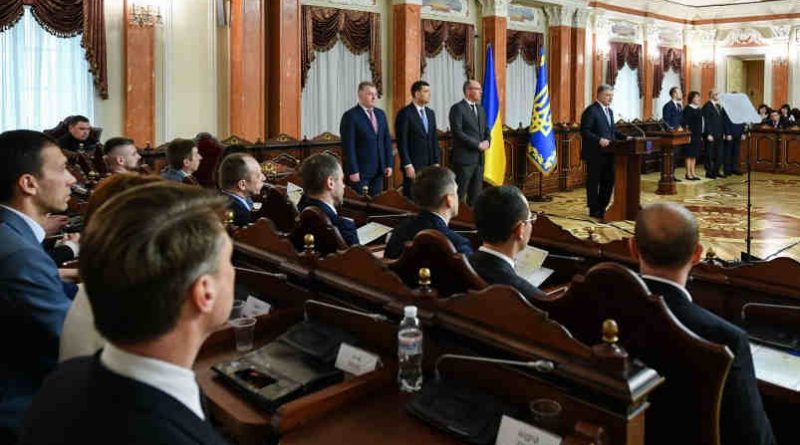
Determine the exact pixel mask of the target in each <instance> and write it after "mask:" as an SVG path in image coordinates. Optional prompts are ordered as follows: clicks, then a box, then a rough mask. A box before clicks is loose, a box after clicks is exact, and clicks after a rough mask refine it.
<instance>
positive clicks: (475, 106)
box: [472, 104, 478, 117]
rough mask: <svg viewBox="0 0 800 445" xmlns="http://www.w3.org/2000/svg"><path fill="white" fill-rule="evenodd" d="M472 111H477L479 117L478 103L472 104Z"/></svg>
mask: <svg viewBox="0 0 800 445" xmlns="http://www.w3.org/2000/svg"><path fill="white" fill-rule="evenodd" d="M472 111H473V112H474V113H475V117H478V106H477V105H475V104H472Z"/></svg>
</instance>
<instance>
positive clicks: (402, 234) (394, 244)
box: [383, 210, 472, 258]
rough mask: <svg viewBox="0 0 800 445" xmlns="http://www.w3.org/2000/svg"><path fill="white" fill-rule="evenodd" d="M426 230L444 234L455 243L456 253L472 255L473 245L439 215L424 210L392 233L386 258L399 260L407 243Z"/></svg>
mask: <svg viewBox="0 0 800 445" xmlns="http://www.w3.org/2000/svg"><path fill="white" fill-rule="evenodd" d="M426 229H434V230H438V231H440V232H442V233H443V234H444V235H445V236H446V237H447V239H449V240H450V242H451V243H453V246H455V248H456V251H458V252H460V253H463V254H464V255H467V256H469V255H472V245H471V244H470V242H469V240H468V239H466V238H464V237H463V236H461V235H459V234H458V233H456V232H454V231H453V230H450V228H449V227H447V224H445V223H444V221H442V218H440V217H439V216H438V215H435V214H433V213H432V212H429V211H427V210H423V211H421V212H420V213H419V214H418V215H417V216H415V217H413V218H408V219H406V220H405V221H403V222H402V223H400V225H399V226H397V228H396V229H394V230H393V231H392V234H391V236H389V242H388V243H386V250H385V251H384V252H383V256H384V258H399V257H400V255H401V254H402V253H403V250H404V249H405V247H406V241H411V240H412V239H414V237H415V236H417V233H419V232H421V231H423V230H426Z"/></svg>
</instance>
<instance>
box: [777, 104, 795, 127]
mask: <svg viewBox="0 0 800 445" xmlns="http://www.w3.org/2000/svg"><path fill="white" fill-rule="evenodd" d="M780 111H781V120H782V121H784V122H785V123H786V127H785V128H789V127H791V126H793V125H794V123H795V119H794V116H793V115H792V106H791V105H789V104H783V105H781V108H780Z"/></svg>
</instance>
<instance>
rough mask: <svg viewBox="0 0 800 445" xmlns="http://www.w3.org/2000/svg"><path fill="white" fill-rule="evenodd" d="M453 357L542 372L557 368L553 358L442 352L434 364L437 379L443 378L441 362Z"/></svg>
mask: <svg viewBox="0 0 800 445" xmlns="http://www.w3.org/2000/svg"><path fill="white" fill-rule="evenodd" d="M446 359H452V360H467V361H472V362H482V363H495V364H498V365H512V366H522V367H524V368H528V369H533V370H535V371H538V372H540V373H542V374H547V373H550V372H552V371H553V369H555V364H553V362H552V361H551V360H534V361H528V362H525V361H521V360H503V359H499V358H490V357H480V356H476V355H461V354H442V355H440V356H439V358H437V359H436V364H435V365H434V366H433V370H434V375H435V376H436V380H439V379H440V378H441V375H440V374H439V363H441V362H442V361H443V360H446Z"/></svg>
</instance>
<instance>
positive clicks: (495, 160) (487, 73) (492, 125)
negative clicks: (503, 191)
mask: <svg viewBox="0 0 800 445" xmlns="http://www.w3.org/2000/svg"><path fill="white" fill-rule="evenodd" d="M481 103H482V105H483V108H484V109H485V110H486V118H487V119H486V120H487V122H488V123H489V134H490V136H491V142H490V144H489V149H488V150H486V152H485V155H484V161H485V163H484V169H483V179H485V180H486V181H487V182H489V183H490V184H493V185H502V184H503V179H504V178H505V176H506V148H505V145H504V144H503V119H502V116H500V95H499V94H497V77H496V76H495V73H494V55H493V54H492V44H491V43H490V44H489V46H488V47H487V48H486V70H484V76H483V100H482V101H481Z"/></svg>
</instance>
